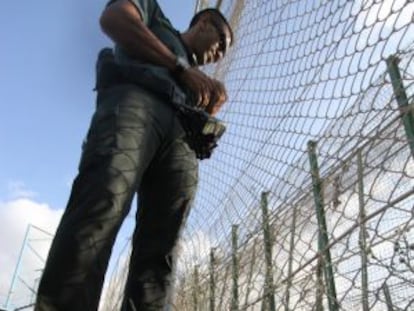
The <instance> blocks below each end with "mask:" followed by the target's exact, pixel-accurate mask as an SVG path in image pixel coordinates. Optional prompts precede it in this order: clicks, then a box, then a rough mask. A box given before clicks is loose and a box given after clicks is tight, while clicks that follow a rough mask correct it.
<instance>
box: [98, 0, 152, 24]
mask: <svg viewBox="0 0 414 311" xmlns="http://www.w3.org/2000/svg"><path fill="white" fill-rule="evenodd" d="M115 1H117V0H109V2H108V3H107V4H106V6H109V5H110V4H112V3H114V2H115ZM128 1H129V2H131V3H132V4H133V5H134V6H135V7H136V9H137V10H138V12H139V13H140V15H141V16H142V20H143V21H144V23H145V25H149V24H150V19H151V17H152V16H153V13H154V10H155V8H156V7H157V3H156V1H155V0H128Z"/></svg>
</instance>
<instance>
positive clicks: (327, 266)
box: [308, 141, 339, 311]
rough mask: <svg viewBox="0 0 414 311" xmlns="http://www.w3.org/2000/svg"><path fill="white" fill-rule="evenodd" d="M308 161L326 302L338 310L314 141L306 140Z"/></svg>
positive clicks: (335, 310)
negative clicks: (322, 264) (326, 296)
mask: <svg viewBox="0 0 414 311" xmlns="http://www.w3.org/2000/svg"><path fill="white" fill-rule="evenodd" d="M308 152H309V161H310V167H311V175H312V184H313V194H314V199H315V207H316V215H317V218H318V228H319V239H318V240H319V251H320V252H322V258H323V263H324V275H325V282H326V285H327V286H326V287H327V294H328V304H329V310H330V311H337V310H339V305H338V300H337V298H336V288H335V279H334V274H333V269H332V260H331V253H330V250H329V248H327V246H328V230H327V226H326V218H325V210H324V202H323V196H322V181H321V178H320V176H319V166H318V159H317V157H316V142H314V141H309V142H308Z"/></svg>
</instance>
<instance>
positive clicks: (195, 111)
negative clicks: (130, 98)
mask: <svg viewBox="0 0 414 311" xmlns="http://www.w3.org/2000/svg"><path fill="white" fill-rule="evenodd" d="M125 83H132V84H136V85H138V86H141V87H143V88H145V89H146V90H149V91H151V92H154V94H157V95H158V96H161V97H163V98H164V99H166V100H167V101H169V102H171V103H172V105H173V106H174V108H175V109H176V111H177V112H178V115H179V118H180V121H181V124H182V126H183V128H184V130H185V132H186V134H187V143H188V144H189V146H190V147H191V149H193V150H194V151H195V153H196V156H197V158H198V159H201V160H202V159H207V158H210V156H211V154H212V151H213V149H214V148H216V147H217V142H218V140H219V139H220V137H221V136H222V135H223V133H224V132H225V130H226V127H225V125H224V124H223V123H222V122H221V121H220V120H218V119H217V118H215V117H213V116H211V115H209V114H208V113H207V112H205V111H204V110H202V109H199V108H195V107H193V106H192V105H191V102H190V100H188V96H187V95H186V94H185V93H184V92H183V91H182V90H181V89H180V88H179V87H178V86H177V85H175V84H174V83H173V82H172V81H170V80H168V79H164V78H162V77H159V76H157V75H155V74H154V73H153V72H151V70H148V67H146V66H145V65H143V66H140V65H134V64H132V65H131V64H125V65H124V64H119V63H118V62H116V61H115V59H114V54H113V51H112V49H111V48H104V49H102V50H101V51H100V52H99V55H98V60H97V63H96V88H95V89H96V90H98V91H99V90H102V89H105V88H108V87H111V86H114V85H117V84H125Z"/></svg>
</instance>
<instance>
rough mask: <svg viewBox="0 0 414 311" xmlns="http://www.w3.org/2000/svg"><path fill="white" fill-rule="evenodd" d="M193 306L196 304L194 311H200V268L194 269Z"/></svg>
mask: <svg viewBox="0 0 414 311" xmlns="http://www.w3.org/2000/svg"><path fill="white" fill-rule="evenodd" d="M193 278H194V279H193V304H194V309H193V310H194V311H197V310H198V295H199V294H200V291H199V277H198V266H195V267H194V276H193Z"/></svg>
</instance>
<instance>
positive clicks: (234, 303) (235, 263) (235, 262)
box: [231, 225, 239, 311]
mask: <svg viewBox="0 0 414 311" xmlns="http://www.w3.org/2000/svg"><path fill="white" fill-rule="evenodd" d="M238 229H239V226H238V225H233V226H232V230H231V240H232V250H233V251H232V268H233V290H232V293H233V294H232V298H231V311H238V310H239V259H238V255H237V248H238Z"/></svg>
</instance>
